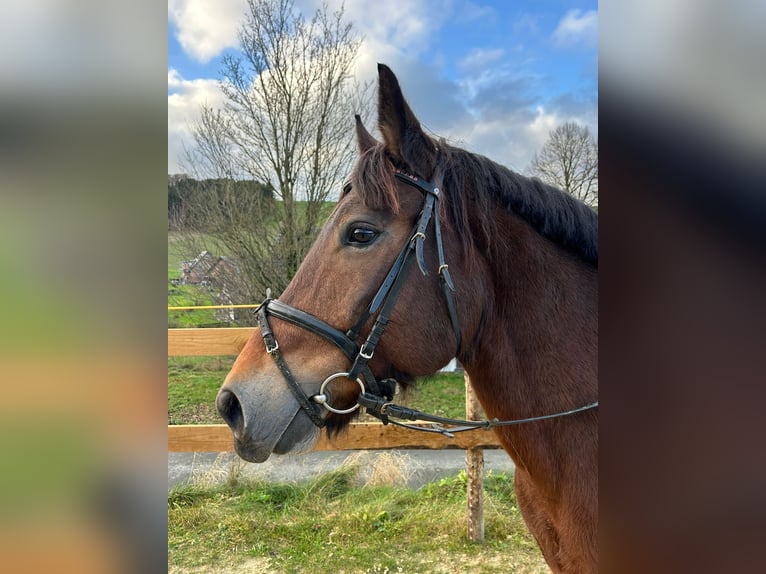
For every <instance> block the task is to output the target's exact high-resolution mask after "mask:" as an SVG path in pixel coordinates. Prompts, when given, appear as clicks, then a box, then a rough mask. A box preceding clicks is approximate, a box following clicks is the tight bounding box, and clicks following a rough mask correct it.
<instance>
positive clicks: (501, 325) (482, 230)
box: [216, 65, 598, 572]
mask: <svg viewBox="0 0 766 574" xmlns="http://www.w3.org/2000/svg"><path fill="white" fill-rule="evenodd" d="M378 72H379V102H378V103H379V109H378V113H379V119H378V125H379V128H380V131H381V133H382V135H383V141H382V142H378V141H377V140H375V139H374V138H373V137H372V136H371V135H370V134H369V133H368V132H367V131H366V130H365V129H364V127H363V126H362V125H361V122H360V121H359V118H357V134H356V135H357V141H358V147H359V152H360V156H359V159H358V161H357V163H356V166H355V168H354V170H353V172H352V175H351V178H350V181H349V183H347V185H346V186H345V187H344V190H343V193H342V195H341V197H340V200H339V202H338V205H337V207H336V208H335V210H334V212H333V213H332V215H331V216H330V217H329V219H328V221H327V223H326V224H325V225H324V227H323V228H322V230H321V232H320V234H319V237H318V238H317V240H316V242H315V243H314V246H313V247H312V249H311V250H310V252H309V254H308V255H307V256H306V259H305V260H304V261H303V263H302V265H301V267H300V269H299V270H298V272H297V274H296V275H295V278H294V279H293V281H292V282H291V283H290V285H289V286H288V287H287V289H286V290H285V292H284V293H283V294H282V296H281V297H280V300H279V301H276V300H269V301H266V302H265V303H264V305H263V306H262V307H261V309H260V311H259V321H260V326H261V329H260V332H259V333H256V335H254V336H253V338H252V339H251V340H250V341H249V342H248V343H247V345H246V346H245V348H244V349H243V350H242V353H241V354H240V356H239V357H238V358H237V361H236V362H235V364H234V366H233V368H232V370H231V372H230V373H229V375H228V376H227V378H226V381H225V382H224V384H223V386H222V387H221V390H220V391H219V394H218V398H217V400H216V404H217V407H218V410H219V412H220V413H221V415H222V416H223V418H224V419H225V420H226V421H227V423H228V424H229V425H230V426H231V428H232V430H233V432H234V438H235V447H236V450H237V452H238V453H239V455H240V456H241V457H243V458H245V459H247V460H250V461H254V462H262V461H264V460H266V459H267V458H268V457H269V455H270V454H271V453H272V452H275V453H286V452H291V451H298V450H305V449H309V448H311V446H312V445H313V444H314V443H315V441H316V440H317V438H318V436H319V432H320V427H323V426H324V427H326V428H327V429H328V431H329V432H331V433H332V432H338V431H339V430H341V429H342V428H343V427H344V426H345V425H347V424H348V422H349V420H350V419H351V418H352V417H353V416H354V415H353V414H351V412H350V411H352V410H353V409H355V408H356V405H357V404H358V402H360V401H361V398H360V394H361V392H363V391H367V392H371V393H372V394H375V395H383V396H388V398H390V396H391V395H392V391H393V389H392V387H391V379H396V380H397V381H398V382H399V384H401V385H403V386H406V384H408V383H409V382H411V381H412V380H413V379H414V377H417V376H422V375H429V374H432V373H434V372H436V371H437V370H438V369H439V368H441V367H442V366H444V365H445V364H446V363H447V362H448V361H449V360H450V359H451V358H452V357H453V356H457V358H458V359H459V361H460V362H461V363H462V365H463V366H464V368H465V370H466V372H467V373H468V374H469V376H470V379H471V382H472V384H473V386H474V387H475V390H476V393H477V395H478V397H479V400H480V401H481V404H482V405H483V407H484V410H485V411H486V413H487V415H488V416H489V417H490V418H497V419H502V420H507V419H518V418H525V417H531V416H534V415H544V414H547V413H556V412H561V411H567V410H570V409H576V408H578V407H580V406H582V405H584V404H587V403H590V402H592V401H595V400H596V399H597V393H598V388H597V387H598V384H597V352H598V347H597V334H598V333H597V324H598V306H597V295H598V292H597V274H598V247H597V235H598V218H597V215H596V214H595V212H594V211H593V210H592V209H590V208H588V207H587V206H585V205H584V204H582V203H580V202H578V201H577V200H575V199H573V198H572V197H571V196H570V195H567V194H565V193H563V192H561V191H560V190H558V189H555V188H552V187H550V186H548V185H545V184H543V183H541V182H540V181H539V180H536V179H528V178H525V177H523V176H520V175H518V174H516V173H514V172H512V171H510V170H508V169H506V168H504V167H502V166H500V165H498V164H496V163H494V162H492V161H490V160H489V159H487V158H485V157H482V156H478V155H475V154H472V153H469V152H467V151H464V150H461V149H458V148H455V147H453V146H451V145H449V144H447V143H446V142H445V141H443V140H435V139H433V138H431V137H429V136H428V135H426V134H425V133H424V131H423V130H422V129H421V127H420V124H419V122H418V120H417V119H416V117H415V115H414V114H413V113H412V111H411V109H410V107H409V105H408V104H407V102H406V101H405V99H404V96H403V95H402V92H401V89H400V87H399V83H398V81H397V79H396V77H395V76H394V75H393V73H392V72H391V70H389V69H388V68H387V67H386V66H383V65H379V66H378ZM440 218H441V219H440ZM440 221H442V222H443V223H444V225H443V228H442V226H441V224H440ZM413 261H416V262H417V266H415V265H414V263H412V262H413ZM447 262H448V264H447ZM417 267H420V268H421V269H420V270H418V269H417ZM364 396H367V395H364ZM495 432H497V434H498V437H499V439H500V441H501V442H502V444H503V446H504V447H505V449H506V451H508V453H509V455H510V456H511V457H512V458H513V460H514V462H515V464H516V472H515V484H516V493H517V497H518V501H519V506H520V508H521V511H522V513H523V516H524V519H525V521H526V523H527V525H528V526H529V529H530V530H531V531H532V533H533V534H534V536H535V538H536V539H537V541H538V543H539V545H540V547H541V549H542V552H543V554H544V556H545V559H546V561H547V562H548V564H549V565H550V567H551V568H552V569H553V570H554V571H555V572H595V571H596V570H597V556H598V551H597V540H596V530H597V490H598V472H597V450H598V419H597V410H596V409H589V410H585V411H580V412H577V413H576V414H572V415H570V416H562V417H558V418H552V419H548V420H542V421H537V422H530V423H526V424H520V425H515V426H503V427H497V428H495Z"/></svg>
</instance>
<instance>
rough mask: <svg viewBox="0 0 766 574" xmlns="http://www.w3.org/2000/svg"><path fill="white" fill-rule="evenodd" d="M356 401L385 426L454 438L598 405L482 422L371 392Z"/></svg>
mask: <svg viewBox="0 0 766 574" xmlns="http://www.w3.org/2000/svg"><path fill="white" fill-rule="evenodd" d="M357 400H358V401H359V404H360V405H362V406H363V407H364V408H365V409H367V414H369V415H372V416H374V417H375V418H378V419H380V420H381V421H382V422H383V424H384V425H387V424H388V423H392V424H395V425H397V426H400V427H404V428H408V429H410V430H417V431H423V432H433V433H439V434H443V435H444V436H446V437H448V438H455V434H454V433H458V432H465V431H473V430H479V429H484V430H487V429H491V428H494V427H504V426H510V425H519V424H523V423H532V422H537V421H544V420H547V419H553V418H558V417H565V416H568V415H573V414H575V413H579V412H582V411H587V410H590V409H594V408H596V407H598V401H595V402H593V403H590V404H589V405H585V406H582V407H577V408H576V409H572V410H569V411H561V412H558V413H553V414H550V415H541V416H536V417H528V418H524V419H513V420H506V421H501V420H498V419H492V420H484V421H470V420H466V419H451V418H447V417H440V416H437V415H430V414H428V413H424V412H422V411H419V410H417V409H410V408H407V407H403V406H401V405H396V404H393V403H391V402H386V401H385V400H383V399H382V398H381V397H376V396H375V395H371V394H369V393H362V394H361V395H360V396H359V399H357ZM389 417H393V418H397V419H400V420H410V421H425V422H430V423H433V425H432V426H431V428H427V427H421V426H415V425H408V424H404V423H400V422H396V421H392V420H390V418H389ZM443 424H448V425H462V426H453V427H450V428H444V427H442V426H441V425H443Z"/></svg>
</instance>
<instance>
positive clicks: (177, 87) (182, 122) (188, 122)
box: [168, 68, 224, 173]
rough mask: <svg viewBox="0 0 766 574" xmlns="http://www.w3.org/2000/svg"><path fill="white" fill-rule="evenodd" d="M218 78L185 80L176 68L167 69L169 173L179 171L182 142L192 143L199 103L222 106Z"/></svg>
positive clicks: (222, 99)
mask: <svg viewBox="0 0 766 574" xmlns="http://www.w3.org/2000/svg"><path fill="white" fill-rule="evenodd" d="M223 102H224V97H223V94H222V93H221V91H220V89H219V88H218V81H217V80H212V79H197V80H186V79H184V78H183V77H182V76H181V74H179V73H178V71H177V70H174V69H172V68H170V69H168V173H180V172H181V171H183V170H182V168H181V165H180V163H181V160H182V157H183V152H184V144H186V145H189V143H190V142H191V132H192V126H193V125H194V122H196V121H197V119H198V118H199V110H200V106H202V104H207V105H210V106H214V107H219V106H222V105H223Z"/></svg>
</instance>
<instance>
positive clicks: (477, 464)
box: [464, 373, 484, 542]
mask: <svg viewBox="0 0 766 574" xmlns="http://www.w3.org/2000/svg"><path fill="white" fill-rule="evenodd" d="M464 378H465V415H466V417H465V418H467V419H468V420H478V419H480V418H481V405H480V404H479V400H478V399H477V398H476V394H475V393H474V392H473V388H472V387H471V381H470V379H469V378H468V373H465V374H464ZM465 474H466V478H467V484H466V500H467V503H468V508H467V515H468V539H469V540H470V541H471V542H484V451H483V450H482V449H481V448H469V449H467V450H466V451H465Z"/></svg>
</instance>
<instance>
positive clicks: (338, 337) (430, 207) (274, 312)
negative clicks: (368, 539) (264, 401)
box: [256, 169, 461, 427]
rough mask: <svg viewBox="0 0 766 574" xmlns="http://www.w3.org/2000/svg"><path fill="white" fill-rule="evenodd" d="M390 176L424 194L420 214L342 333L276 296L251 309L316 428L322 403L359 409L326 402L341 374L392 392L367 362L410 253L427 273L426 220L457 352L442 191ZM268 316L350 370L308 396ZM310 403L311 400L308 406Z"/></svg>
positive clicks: (383, 393)
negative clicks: (339, 355) (335, 351)
mask: <svg viewBox="0 0 766 574" xmlns="http://www.w3.org/2000/svg"><path fill="white" fill-rule="evenodd" d="M394 175H395V176H396V178H397V179H399V180H400V181H403V182H404V183H406V184H408V185H411V186H413V187H415V188H417V189H419V190H421V191H422V192H423V193H424V195H425V202H424V206H423V210H422V211H421V212H420V217H419V219H418V222H417V223H416V225H415V227H414V228H413V231H412V234H411V235H410V237H409V239H408V240H407V242H406V243H405V244H404V246H403V247H402V249H401V251H400V252H399V255H398V256H397V257H396V259H395V260H394V263H393V264H392V265H391V269H389V271H388V273H387V274H386V277H385V278H384V279H383V283H381V285H380V288H378V291H377V293H375V296H374V297H373V298H372V301H370V304H369V305H368V306H367V309H365V310H364V312H362V314H361V316H360V317H359V319H358V320H357V321H356V323H355V324H354V326H353V327H351V329H349V330H348V331H346V332H345V333H344V332H342V331H340V330H338V329H336V328H335V327H332V326H330V325H328V324H327V323H326V322H324V321H322V320H321V319H318V318H317V317H314V316H313V315H310V314H309V313H306V312H305V311H301V310H300V309H296V308H295V307H291V306H290V305H287V304H285V303H282V302H281V301H279V300H277V299H266V300H265V301H264V302H263V304H261V306H260V307H259V308H258V310H257V312H256V315H257V318H258V326H259V327H260V328H261V335H262V336H263V340H264V342H265V344H266V352H268V353H269V354H270V355H271V356H272V357H273V358H274V360H275V361H276V363H277V366H278V367H279V370H280V371H281V372H282V376H283V377H284V378H285V380H286V381H287V383H288V385H289V387H290V390H291V391H292V393H293V395H295V398H296V399H297V400H298V404H299V405H300V406H301V408H302V409H303V410H304V411H305V412H306V414H307V415H308V416H309V418H310V419H311V420H312V421H313V423H314V424H315V425H316V426H318V427H323V426H325V420H324V419H323V418H322V417H321V407H324V408H325V409H327V410H328V411H330V412H333V413H336V414H348V413H351V412H353V411H355V410H356V409H358V408H359V407H360V403H359V402H357V403H356V404H355V405H354V406H353V407H351V408H348V409H336V408H335V407H333V406H331V405H330V404H329V403H328V402H327V395H326V394H325V390H326V389H327V387H328V385H329V384H330V383H331V382H332V381H334V380H336V379H340V378H345V379H349V380H351V381H355V382H356V383H357V384H358V385H359V387H360V389H361V393H360V395H361V394H365V393H366V392H367V389H369V391H370V392H371V394H372V395H374V396H376V397H380V398H385V399H387V400H388V401H391V400H393V398H394V393H395V391H396V381H395V380H393V379H385V380H382V381H378V380H377V379H376V378H375V375H373V374H372V371H371V370H370V368H369V366H368V362H369V361H370V359H372V357H373V355H374V354H375V349H376V348H377V346H378V342H379V341H380V338H381V336H382V335H383V332H384V331H385V330H386V325H388V321H389V319H390V317H391V313H392V311H393V308H394V304H395V303H396V300H397V299H398V297H399V293H400V292H401V289H402V286H403V285H404V281H405V279H406V277H407V273H408V271H409V269H410V267H411V263H412V254H413V253H414V254H415V258H416V259H417V262H418V267H419V268H420V271H421V272H422V273H423V275H428V271H427V270H426V263H425V256H424V254H423V246H424V242H425V239H426V230H427V228H428V225H429V223H430V222H431V220H433V222H434V234H435V237H436V246H437V253H438V258H439V270H438V274H439V278H440V283H441V285H442V290H443V292H444V296H445V298H446V300H447V310H448V312H449V316H450V321H451V323H452V329H453V331H454V335H455V344H456V354H457V352H458V351H459V350H460V343H461V340H460V323H459V321H458V317H457V310H456V307H455V299H454V295H453V293H454V291H455V286H454V284H453V283H452V278H451V277H450V274H449V267H448V265H447V264H446V263H445V260H444V246H443V244H442V236H441V224H440V222H439V209H438V205H437V202H438V200H439V196H440V193H441V192H440V191H439V188H438V187H437V186H436V185H434V184H433V183H431V182H428V181H424V180H423V179H421V178H419V177H417V176H414V175H410V174H408V173H406V172H404V171H402V170H398V169H397V170H395V171H394ZM376 313H377V317H376V318H375V322H374V323H373V325H372V328H371V329H370V332H369V334H368V335H367V338H366V339H365V341H364V342H363V343H362V344H361V345H359V344H358V343H357V339H358V338H359V333H360V331H361V330H362V328H363V327H364V325H365V324H366V323H367V321H369V319H370V318H371V317H373V316H374V315H375V314H376ZM270 316H273V317H276V318H278V319H282V320H283V321H286V322H288V323H291V324H293V325H296V326H298V327H302V328H304V329H306V330H308V331H311V332H312V333H314V334H316V335H319V336H320V337H323V338H324V339H325V340H327V341H329V342H331V343H333V344H334V345H335V346H336V347H338V348H339V349H340V350H341V351H342V352H343V354H344V355H346V357H348V358H349V360H351V362H352V364H351V368H350V369H349V370H348V372H339V373H335V374H334V375H330V376H329V377H327V378H326V379H325V380H324V382H323V383H322V384H321V386H320V387H319V394H317V395H314V396H313V397H311V398H309V397H308V396H306V393H304V391H303V389H302V388H301V387H300V385H299V384H298V382H297V381H296V380H295V377H294V376H293V374H292V372H291V371H290V368H289V367H288V366H287V363H286V362H285V360H284V358H283V357H282V355H281V353H280V352H279V343H277V341H276V339H275V337H274V333H273V332H272V330H271V327H270V325H269V317H270ZM312 402H313V403H314V404H312ZM320 405H321V407H320ZM317 408H320V410H317Z"/></svg>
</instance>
